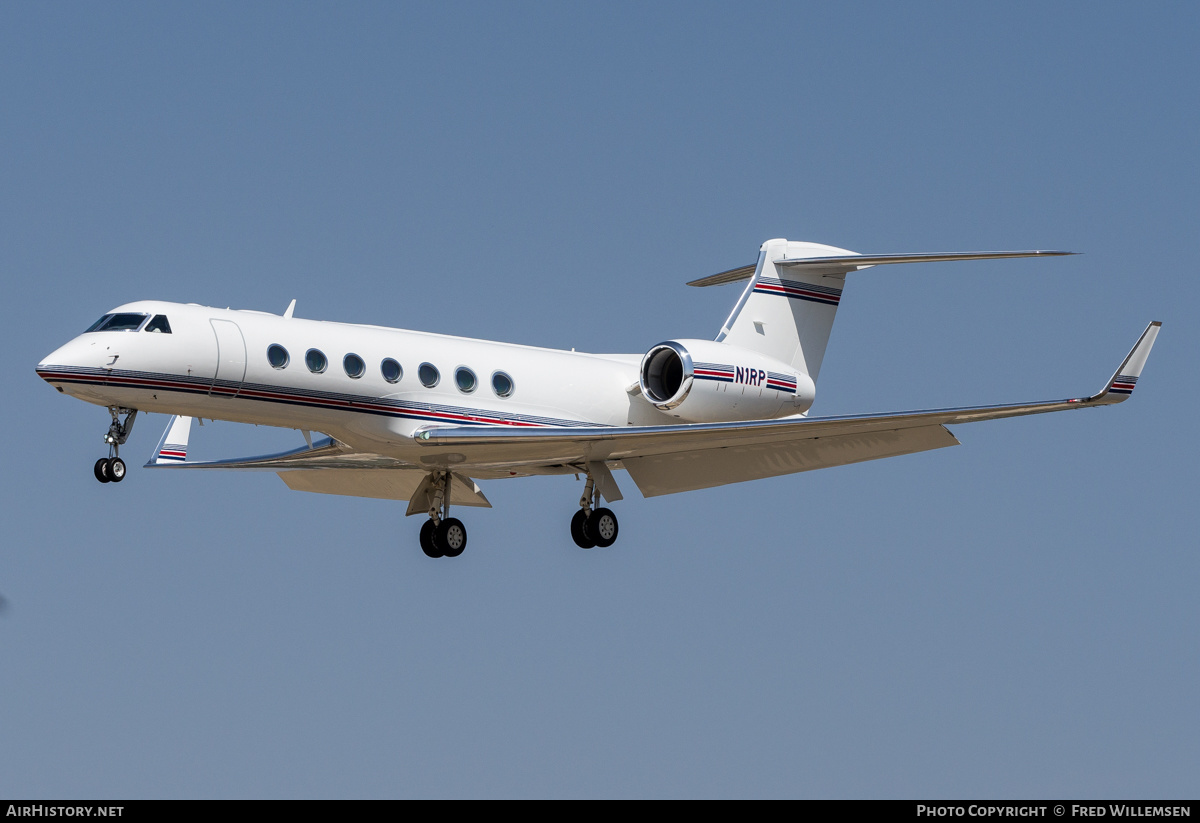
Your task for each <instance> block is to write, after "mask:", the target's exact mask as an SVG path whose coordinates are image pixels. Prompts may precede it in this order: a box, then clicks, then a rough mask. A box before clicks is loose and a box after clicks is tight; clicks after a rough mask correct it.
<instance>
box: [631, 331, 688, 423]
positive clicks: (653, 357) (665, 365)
mask: <svg viewBox="0 0 1200 823" xmlns="http://www.w3.org/2000/svg"><path fill="white" fill-rule="evenodd" d="M695 377H696V374H695V368H694V367H693V365H692V356H691V355H690V354H688V350H687V349H685V348H684V347H683V346H681V345H679V344H678V343H676V342H674V341H668V342H666V343H659V344H658V345H657V346H655V347H654V348H652V349H650V351H648V352H646V356H645V357H643V358H642V370H641V374H640V377H639V382H640V383H641V386H642V394H644V395H646V398H647V399H649V401H650V402H651V403H653V404H654V405H655V406H657V407H658V408H660V409H662V410H663V411H667V410H669V409H673V408H675V407H676V406H678V405H679V404H680V403H682V402H683V401H684V400H685V399H687V396H688V392H690V391H691V390H692V383H693V381H694V380H695Z"/></svg>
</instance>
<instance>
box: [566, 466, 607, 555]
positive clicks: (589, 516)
mask: <svg viewBox="0 0 1200 823" xmlns="http://www.w3.org/2000/svg"><path fill="white" fill-rule="evenodd" d="M571 539H572V540H574V541H575V545H576V546H578V547H579V548H581V549H590V548H592V547H593V546H599V547H600V548H602V549H606V548H608V547H609V546H611V545H612V544H613V543H616V542H617V516H616V515H615V514H613V512H612V510H611V509H606V508H604V507H602V506H600V489H599V488H597V486H596V481H595V479H594V478H593V477H592V473H591V472H588V474H587V482H586V483H585V484H584V486H583V495H582V496H580V498H579V511H577V512H575V516H574V517H572V518H571Z"/></svg>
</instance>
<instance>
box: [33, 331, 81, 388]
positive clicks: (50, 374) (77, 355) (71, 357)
mask: <svg viewBox="0 0 1200 823" xmlns="http://www.w3.org/2000/svg"><path fill="white" fill-rule="evenodd" d="M90 348H91V347H90V346H89V345H88V344H87V343H86V342H84V341H81V340H80V339H79V338H78V337H76V338H75V339H74V340H72V341H70V342H69V343H66V344H64V345H62V346H59V347H58V348H57V349H55V350H54V351H52V352H50V353H49V354H48V355H46V356H45V357H43V358H42V359H41V362H39V363H38V365H37V373H38V376H39V377H41V378H42V379H43V380H52V379H53V378H55V377H61V376H62V375H63V373H64V372H67V371H70V370H72V369H78V368H80V367H81V366H85V365H89V364H87V363H85V362H84V361H85V360H86V359H87V354H88V351H89V349H90Z"/></svg>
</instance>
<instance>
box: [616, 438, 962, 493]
mask: <svg viewBox="0 0 1200 823" xmlns="http://www.w3.org/2000/svg"><path fill="white" fill-rule="evenodd" d="M957 445H958V440H957V439H956V438H955V437H954V435H952V434H951V433H950V432H949V431H948V430H947V429H946V428H945V427H944V426H921V427H918V428H910V429H895V430H891V431H873V432H868V433H864V434H850V435H842V436H839V437H819V438H813V439H810V440H802V441H799V442H795V443H789V444H783V445H781V444H774V443H772V444H753V445H744V446H735V447H731V448H718V449H702V450H695V451H684V452H673V453H670V454H659V455H653V456H650V457H635V458H628V459H626V460H624V461H622V462H623V464H624V466H625V469H626V470H627V471H628V472H629V476H630V477H632V478H633V482H634V483H636V484H637V487H638V489H639V490H640V491H641V492H642V494H643V495H645V496H646V497H657V496H658V495H662V494H675V493H676V492H685V491H693V490H695V489H708V488H712V487H714V486H723V485H725V484H727V483H743V482H745V481H747V480H760V479H762V478H765V477H778V476H780V475H784V474H795V473H796V472H805V471H812V470H813V469H825V468H829V467H831V466H845V465H848V464H850V463H861V462H863V461H866V460H878V459H880V458H884V457H897V456H899V455H902V454H914V453H916V452H922V451H929V450H930V449H941V448H945V447H946V446H957Z"/></svg>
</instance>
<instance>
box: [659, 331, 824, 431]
mask: <svg viewBox="0 0 1200 823" xmlns="http://www.w3.org/2000/svg"><path fill="white" fill-rule="evenodd" d="M638 383H639V385H640V386H641V389H642V396H643V397H645V398H646V399H647V400H649V401H650V402H651V403H652V404H653V405H654V406H655V407H656V408H658V409H659V410H660V411H664V412H666V413H668V414H671V415H673V416H675V417H678V418H679V419H681V420H687V421H688V422H691V423H717V422H721V421H727V420H763V419H767V418H772V417H784V416H786V415H790V414H799V413H801V412H805V411H808V409H809V407H810V406H812V403H813V398H814V397H815V396H816V392H817V389H816V386H815V385H814V384H813V381H812V379H811V378H810V377H809V376H808V375H807V374H804V373H803V372H799V371H797V370H796V369H794V368H793V367H792V366H791V365H789V364H787V363H783V362H781V361H779V360H776V359H774V358H772V357H767V356H766V355H763V354H760V353H758V352H754V351H750V350H748V349H742V348H738V347H736V346H730V345H727V344H725V343H717V342H714V341H712V340H668V341H666V342H665V343H659V344H658V345H657V346H653V347H652V348H651V349H650V351H648V352H646V355H645V357H643V358H642V365H641V368H640V370H639V371H638Z"/></svg>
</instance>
